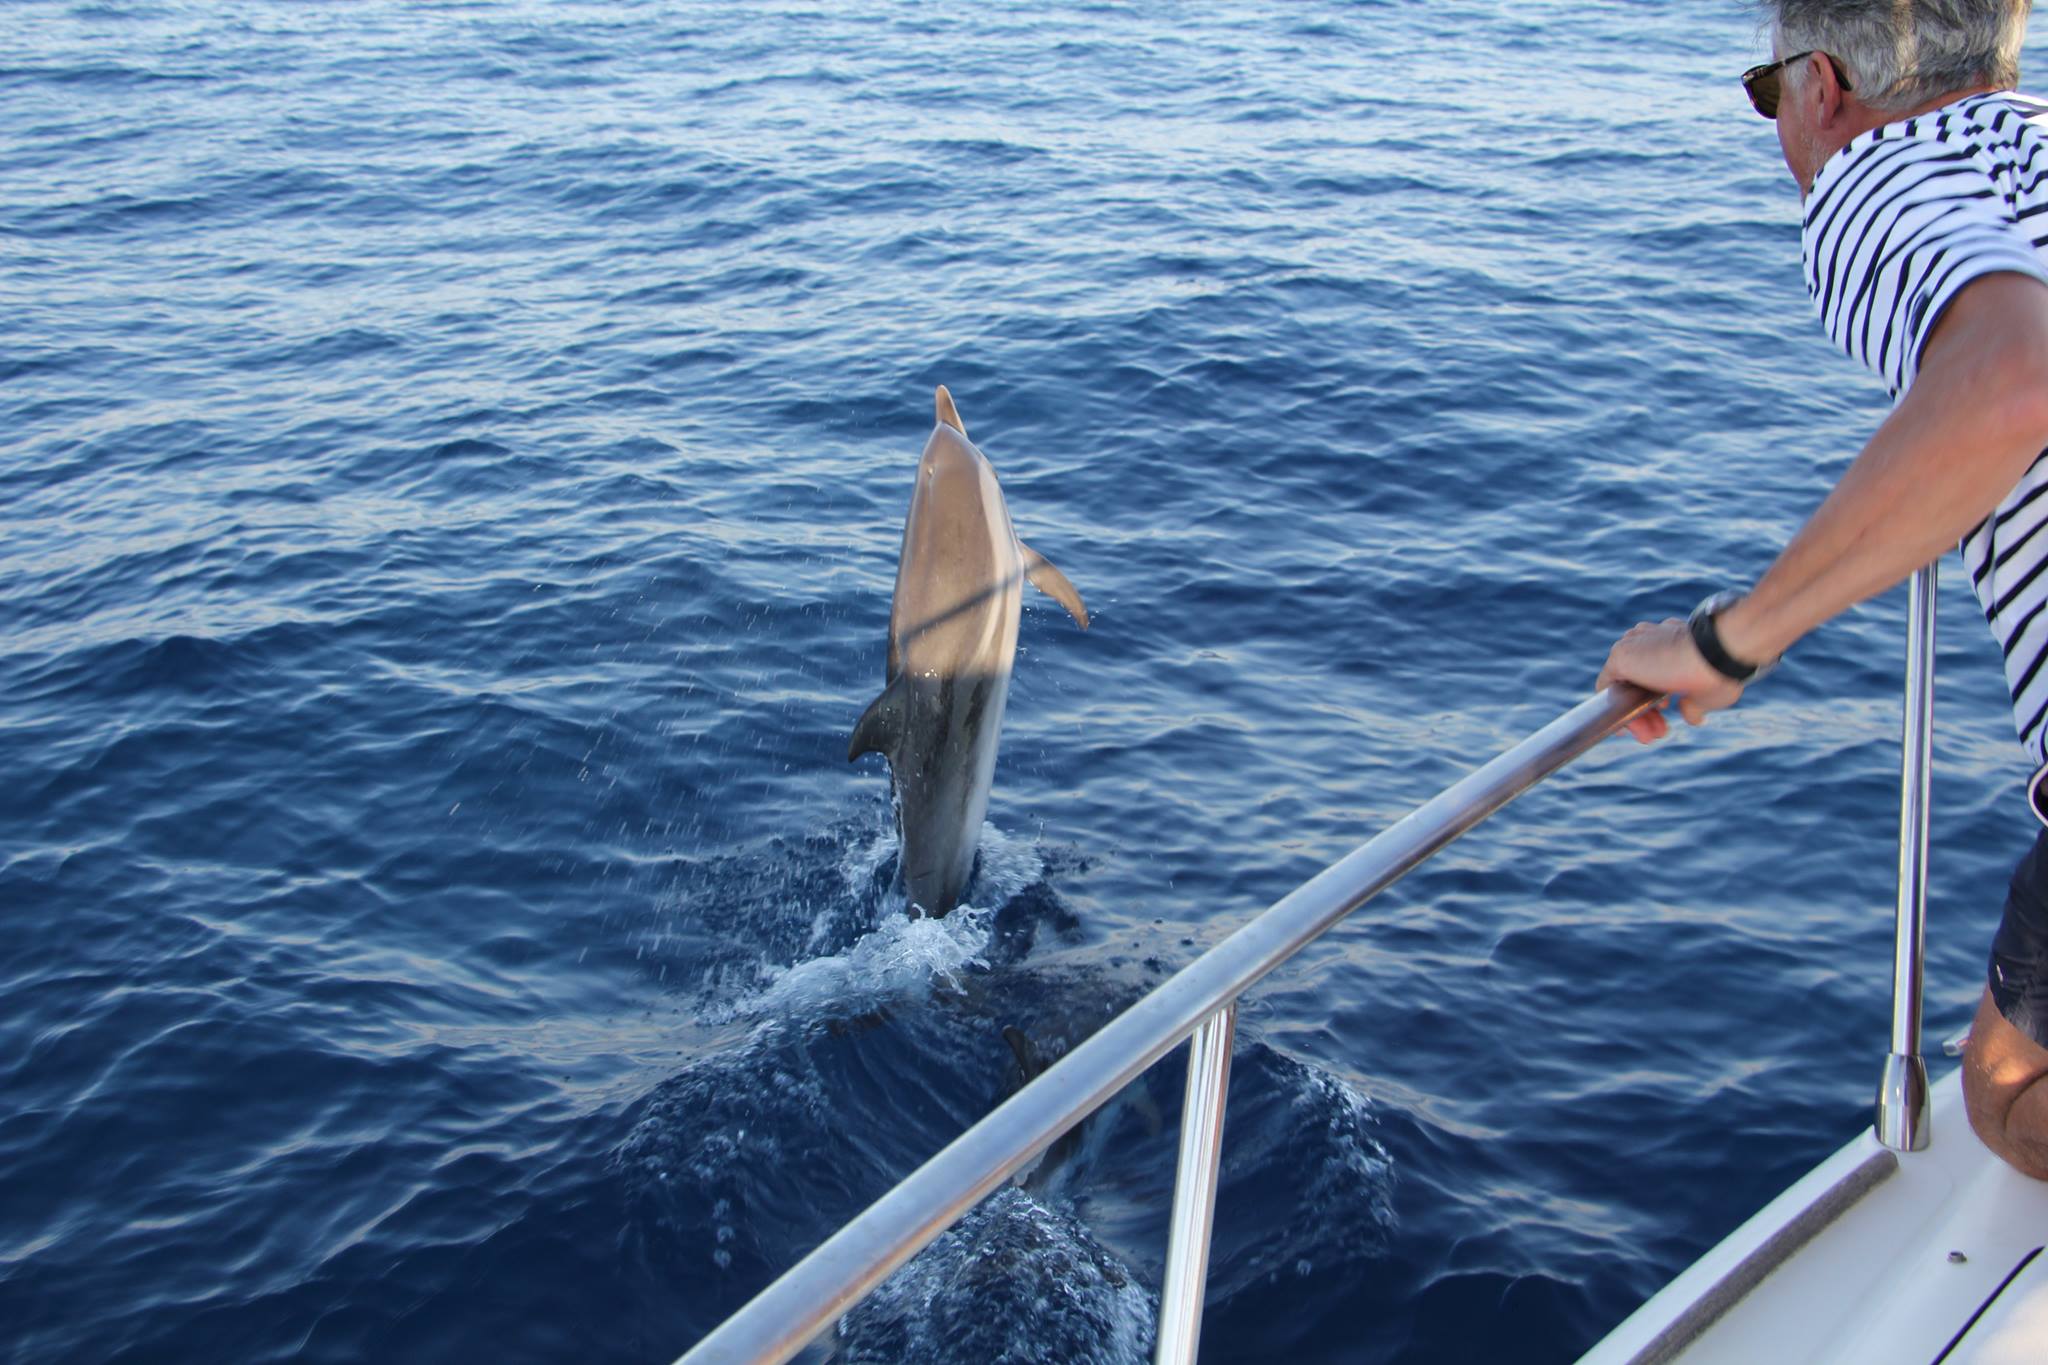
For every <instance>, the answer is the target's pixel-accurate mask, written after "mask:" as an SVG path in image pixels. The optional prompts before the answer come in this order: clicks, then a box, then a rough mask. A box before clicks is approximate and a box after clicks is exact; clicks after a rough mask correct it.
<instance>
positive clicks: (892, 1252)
mask: <svg viewBox="0 0 2048 1365" xmlns="http://www.w3.org/2000/svg"><path fill="white" fill-rule="evenodd" d="M1656 700H1657V699H1656V698H1655V697H1654V696H1653V695H1652V694H1650V693H1648V692H1645V691H1643V690H1642V689H1640V688H1636V687H1628V686H1620V687H1611V688H1609V689H1607V690H1606V691H1605V692H1602V693H1601V694H1600V695H1598V696H1596V697H1593V698H1591V699H1590V700H1588V701H1586V702H1583V703H1582V704H1580V705H1578V706H1576V707H1574V708H1572V709H1571V710H1570V711H1568V712H1566V713H1565V714H1564V715H1562V716H1560V717H1558V719H1556V720H1554V721H1552V722H1551V723H1550V724H1548V725H1546V726H1544V727H1543V728H1542V729H1541V730H1538V731H1537V732H1536V733H1535V734H1533V735H1531V736H1529V737H1528V738H1527V739H1525V740H1523V741H1522V742H1521V743H1520V744H1517V745H1515V746H1514V747H1513V748H1512V749H1509V750H1508V751H1507V752H1505V753H1503V754H1501V755H1499V756H1498V757H1496V758H1494V759H1493V760H1492V761H1491V762H1489V763H1487V764H1486V765H1484V766H1483V767H1481V768H1479V769H1478V770H1476V771H1474V772H1473V773H1471V774H1469V775H1468V776H1466V777H1465V778H1463V779H1461V780H1460V781H1458V782H1455V783H1453V784H1452V785H1451V786H1449V787H1447V788H1445V789H1444V790H1443V791H1442V792H1441V793H1439V794H1438V795H1437V796H1436V797H1435V798H1433V799H1432V800H1430V801H1428V802H1426V803H1425V804H1424V805H1422V806H1420V807H1418V808H1417V809H1416V810H1414V811H1413V812H1411V813H1410V814H1409V815H1407V816H1405V817H1404V818H1402V819H1401V820H1399V821H1397V822H1396V823H1395V824H1393V825H1392V826H1390V827H1389V828H1388V829H1387V830H1385V831H1384V832H1383V833H1381V834H1380V835H1378V836H1377V837H1375V838H1373V839H1371V840H1368V841H1367V842H1366V843H1364V844H1362V845H1360V846H1359V847H1358V848H1356V849H1354V850H1353V851H1352V852H1351V853H1350V854H1349V855H1348V856H1346V857H1345V858H1343V859H1342V860H1340V861H1338V862H1336V863H1334V864H1332V865H1331V866H1330V867H1328V868H1326V869H1324V871H1322V872H1321V873H1319V874H1318V875H1317V876H1315V877H1314V878H1312V879H1311V880H1310V881H1308V882H1306V883H1304V884H1303V885H1302V886H1300V887H1298V888H1297V889H1296V890H1294V891H1293V892H1292V893H1290V894H1289V895H1287V896H1285V897H1284V898H1282V899H1281V900H1279V901H1277V902H1275V903H1274V904H1273V906H1272V907H1271V908H1269V909H1268V910H1266V911H1265V913H1263V914H1261V915H1259V916H1258V917H1257V918H1256V919H1254V920H1252V921H1251V922H1250V923H1249V924H1247V925H1245V926H1244V927H1243V928H1242V929H1239V930H1238V931H1237V932H1236V933H1234V934H1232V935H1231V936H1230V937H1229V938H1227V939H1225V940H1224V941H1223V942H1221V943H1219V944H1217V945H1216V946H1215V947H1214V948H1211V949H1210V950H1209V951H1208V952H1206V953H1204V954H1202V956H1200V957H1198V958H1196V959H1195V960H1194V961H1193V962H1192V963H1190V964H1189V965H1188V966H1186V967H1184V968H1182V969H1181V971H1179V972H1178V973H1176V974H1175V975H1174V976H1173V977H1171V978H1169V979H1168V980H1167V981H1166V982H1165V983H1163V984H1162V985H1160V986H1159V987H1158V989H1156V990H1154V991H1153V992H1152V993H1151V994H1150V995H1148V996H1146V997H1145V998H1144V999H1142V1000H1140V1001H1138V1003H1136V1004H1135V1005H1132V1006H1131V1007H1130V1008H1129V1009H1127V1010H1125V1011H1124V1012H1123V1013H1122V1014H1120V1015H1118V1016H1117V1017H1116V1018H1114V1019H1112V1020H1110V1021H1109V1022H1108V1023H1107V1024H1105V1025H1103V1026H1102V1027H1101V1028H1100V1029H1098V1030H1097V1031H1096V1032H1095V1033H1094V1034H1093V1035H1092V1036H1091V1037H1089V1038H1088V1039H1087V1040H1086V1041H1085V1042H1083V1043H1082V1044H1080V1046H1078V1047H1076V1048H1075V1049H1074V1050H1073V1051H1072V1052H1070V1053H1068V1054H1067V1055H1066V1056H1065V1057H1063V1058H1061V1059H1060V1060H1059V1061H1058V1062H1057V1063H1055V1064H1054V1065H1053V1066H1051V1067H1049V1068H1047V1069H1046V1070H1045V1071H1044V1072H1043V1073H1042V1074H1041V1075H1040V1076H1039V1077H1038V1078H1037V1079H1035V1080H1033V1081H1032V1082H1031V1083H1030V1084H1029V1085H1026V1086H1025V1087H1024V1088H1023V1089H1022V1090H1020V1091H1018V1092H1017V1093H1016V1094H1015V1095H1013V1096H1011V1097H1010V1098H1009V1099H1008V1100H1006V1101H1005V1102H1004V1103H1003V1104H1001V1105H1000V1106H998V1107H997V1108H996V1109H995V1110H994V1111H993V1112H991V1113H990V1114H989V1115H988V1117H986V1118H984V1119H983V1120H981V1122H979V1123H977V1124H975V1125H974V1126H973V1127H971V1128H969V1129H968V1130H967V1131H966V1132H964V1133H962V1134H961V1135H960V1136H959V1137H958V1138H956V1139H954V1140H953V1142H952V1143H951V1144H949V1145H948V1146H947V1147H946V1148H945V1149H944V1150H942V1151H941V1152H939V1154H938V1155H936V1156H934V1157H933V1158H932V1159H931V1160H929V1161H927V1162H926V1163H925V1164H924V1165H923V1166H921V1167H919V1168H918V1169H917V1170H916V1171H913V1172H912V1173H911V1174H910V1175H909V1176H907V1177H906V1178H905V1179H904V1180H903V1182H902V1183H901V1184H899V1185H897V1186H896V1188H895V1189H893V1190H891V1191H889V1193H887V1194H885V1195H883V1196H882V1197H881V1198H880V1199H878V1200H876V1201H875V1202H874V1203H873V1204H871V1205H870V1206H869V1207H868V1208H867V1210H866V1211H865V1212H863V1213H861V1214H860V1215H859V1216H857V1217H856V1218H854V1220H853V1221H852V1222H850V1223H848V1224H847V1225H846V1226H845V1227H843V1228H841V1229H840V1230H839V1231H838V1232H836V1233H834V1234H833V1235H832V1236H831V1237H829V1238H827V1239H826V1240H825V1242H824V1243H823V1244H822V1245H821V1246H819V1247H818V1249H817V1250H815V1251H813V1252H812V1253H811V1254H810V1255H808V1256H806V1257H805V1258H804V1259H803V1260H802V1261H799V1262H798V1263H797V1264H796V1265H795V1266H794V1267H792V1268H791V1269H790V1270H789V1271H788V1272H787V1273H785V1274H784V1275H783V1276H782V1278H780V1279H778V1280H776V1281H775V1282H774V1283H773V1284H771V1285H769V1286H768V1287H767V1288H766V1289H764V1290H762V1291H761V1292H760V1294H758V1295H756V1296H755V1297H754V1299H753V1300H752V1301H751V1302H750V1303H748V1304H747V1305H746V1306H745V1307H744V1308H742V1309H740V1311H739V1312H737V1313H735V1314H734V1315H733V1316H732V1317H730V1318H728V1319H726V1321H725V1322H724V1323H723V1324H722V1325H720V1326H719V1327H718V1328H716V1329H715V1330H714V1331H712V1333H711V1334H710V1335H709V1336H707V1337H705V1338H704V1339H703V1340H702V1341H700V1342H698V1343H697V1345H696V1346H695V1347H693V1348H692V1349H691V1350H690V1352H689V1353H688V1354H687V1355H685V1356H683V1357H682V1360H681V1361H680V1362H679V1365H741V1363H742V1362H745V1363H746V1365H780V1362H783V1361H786V1360H788V1359H789V1358H790V1357H791V1356H793V1355H795V1354H796V1353H797V1352H798V1351H800V1350H802V1349H803V1348H804V1346H805V1345H807V1344H808V1343H809V1342H810V1341H812V1340H813V1339H814V1338H815V1337H817V1336H818V1335H819V1334H820V1333H821V1332H823V1331H825V1330H826V1329H827V1328H829V1327H830V1326H831V1325H832V1323H833V1322H834V1321H836V1320H837V1319H838V1318H839V1316H840V1315H841V1314H843V1313H845V1312H846V1311H847V1310H848V1309H849V1308H851V1307H853V1305H854V1304H856V1303H858V1302H859V1301H860V1300H861V1298H862V1297H864V1296H865V1295H866V1294H867V1293H868V1292H869V1291H870V1290H872V1289H873V1288H874V1287H875V1286H876V1285H878V1284H880V1283H881V1282H882V1281H883V1280H884V1279H886V1278H887V1277H888V1276H889V1274H890V1273H891V1272H892V1271H894V1270H895V1269H896V1268H897V1267H898V1266H901V1265H902V1264H903V1263H904V1262H905V1261H907V1260H909V1259H910V1258H911V1257H912V1256H914V1255H916V1254H917V1253H918V1251H920V1250H922V1249H923V1248H924V1247H925V1246H926V1245H927V1244H928V1243H930V1242H931V1241H932V1240H933V1239H934V1238H936V1237H937V1236H938V1235H939V1234H940V1233H942V1232H944V1231H945V1230H946V1229H947V1228H948V1227H950V1226H952V1224H953V1223H954V1222H955V1221H956V1220H957V1219H959V1218H960V1216H961V1215H963V1214H964V1213H966V1212H967V1211H968V1210H969V1209H971V1208H973V1207H974V1205H975V1204H977V1203H979V1202H980V1201H981V1200H982V1198H984V1197H985V1196H987V1195H988V1194H990V1193H992V1192H993V1191H994V1190H995V1189H996V1188H997V1187H998V1186H999V1185H1001V1184H1002V1183H1003V1182H1004V1181H1005V1180H1007V1179H1009V1178H1010V1177H1011V1176H1012V1175H1014V1174H1016V1172H1018V1171H1019V1170H1022V1169H1023V1168H1024V1167H1025V1166H1026V1165H1027V1164H1029V1163H1030V1161H1031V1160H1032V1159H1033V1158H1034V1157H1036V1156H1037V1155H1038V1154H1039V1153H1041V1152H1043V1151H1044V1150H1045V1149H1046V1148H1047V1147H1049V1146H1051V1145H1052V1144H1053V1143H1054V1142H1055V1141H1057V1140H1058V1139H1059V1138H1060V1136H1061V1135H1062V1134H1064V1133H1066V1132H1067V1131H1068V1130H1069V1129H1071V1128H1073V1127H1074V1126H1075V1125H1076V1124H1078V1123H1080V1122H1081V1121H1082V1120H1083V1119H1085V1118H1087V1117H1088V1115H1090V1114H1092V1113H1094V1112H1095V1110H1096V1109H1098V1108H1100V1107H1101V1106H1102V1105H1103V1104H1104V1103H1106V1102H1107V1101H1109V1100H1110V1099H1111V1098H1112V1097H1114V1096H1115V1095H1116V1093H1117V1092H1118V1091H1119V1090H1121V1089H1123V1087H1124V1086H1125V1085H1126V1084H1128V1083H1129V1082H1130V1081H1132V1080H1133V1079H1135V1078H1136V1077H1137V1076H1138V1075H1139V1074H1140V1073H1142V1072H1143V1071H1144V1070H1145V1069H1146V1068H1147V1067H1149V1066H1151V1065H1152V1064H1153V1063H1154V1062H1156V1061H1158V1060H1159V1059H1160V1058H1161V1057H1163V1056H1165V1055H1166V1053H1168V1052H1169V1051H1171V1050H1172V1049H1173V1048H1174V1047H1175V1046H1177V1045H1178V1044H1179V1043H1180V1042H1181V1040H1182V1039H1185V1038H1187V1037H1188V1036H1189V1035H1191V1034H1192V1035H1195V1044H1194V1047H1193V1048H1192V1050H1191V1054H1190V1057H1189V1062H1188V1102H1187V1107H1186V1110H1185V1112H1184V1113H1183V1115H1182V1119H1181V1144H1180V1169H1179V1174H1178V1176H1177V1179H1176V1185H1175V1189H1174V1208H1173V1215H1172V1235H1171V1239H1170V1241H1169V1244H1168V1249H1167V1260H1166V1278H1165V1282H1164V1285H1163V1287H1162V1290H1161V1294H1160V1324H1159V1335H1158V1348H1157V1349H1158V1354H1157V1359H1158V1361H1159V1362H1160V1363H1161V1365H1184V1363H1185V1362H1189V1361H1192V1360H1193V1359H1194V1355H1195V1348H1196V1345H1197V1342H1198V1339H1199V1334H1200V1328H1201V1314H1202V1299H1203V1293H1202V1289H1203V1282H1204V1280H1205V1278H1206V1273H1207V1269H1208V1260H1209V1236H1210V1230H1211V1226H1212V1216H1213V1214H1214V1209H1215V1198H1216V1174H1217V1167H1218V1160H1219V1157H1220V1156H1221V1153H1222V1141H1223V1110H1224V1099H1225V1092H1226V1089H1227V1087H1228V1084H1229V1078H1230V1048H1231V1040H1232V1035H1233V1033H1234V1032H1235V1024H1236V1017H1237V999H1238V997H1239V996H1241V995H1242V994H1244V992H1245V991H1246V990H1247V989H1249V988H1250V987H1251V986H1252V985H1254V984H1255V983H1256V982H1258V981H1259V980H1260V979H1261V978H1263V977H1264V976H1265V975H1266V974H1267V973H1268V972H1271V971H1272V970H1273V969H1274V968H1276V967H1278V966H1279V965H1280V964H1281V963H1283V962H1285V961H1287V960H1288V959H1289V958H1291V957H1293V956H1294V955H1295V954H1296V953H1298V952H1300V951H1301V950H1302V949H1303V948H1304V947H1306V946H1307V945H1308V944H1309V943H1310V942H1312V941H1313V940H1315V939H1316V938H1317V937H1318V936H1320V935H1321V934H1322V933H1323V932H1324V931H1326V930H1328V929H1329V928H1330V927H1331V926H1332V925H1334V924H1336V923H1337V922H1338V921H1339V920H1341V919H1343V918H1344V916H1346V915H1348V914H1350V913H1351V912H1352V911H1353V910H1355V909H1357V908H1358V907H1359V906H1360V905H1362V904H1364V903H1365V902H1366V901H1367V900H1368V899H1370V898H1371V897H1372V896H1374V895H1376V894H1378V893H1379V892H1381V891H1383V890H1385V889H1386V888H1387V887H1389V886H1391V885H1393V883H1394V882H1395V881H1397V880H1399V879H1400V878H1401V877H1402V876H1403V875H1404V874H1406V873H1407V872H1409V871H1411V870H1412V869H1414V868H1415V867H1417V866H1418V865H1420V864H1421V863H1423V862H1424V861H1426V860H1427V859H1428V858H1430V857H1431V856H1433V855H1434V854H1436V853H1437V852H1438V851H1439V850H1441V849H1442V848H1443V847H1444V846H1445V845H1447V844H1449V843H1450V842H1451V841H1452V840H1454V839H1456V838H1457V837H1458V836H1459V835H1461V834H1463V833H1464V832H1465V831H1466V830H1469V829H1471V828H1472V827H1473V826H1474V825H1476V824H1478V823H1479V822H1480V821H1481V820H1484V819H1485V818H1486V817H1487V816H1489V815H1491V814H1492V813H1493V812H1494V811H1496V810H1498V809H1500V808H1501V807H1502V806H1504V805H1506V804H1507V803H1508V802H1509V801H1511V800H1513V799H1514V798H1515V797H1516V796H1519V795H1520V794H1521V793H1522V792H1524V791H1526V790H1528V789H1529V788H1530V787H1532V786H1534V785H1535V784H1536V783H1538V782H1540V781H1542V780H1543V779H1544V778H1546V777H1548V776H1549V775H1550V774H1552V773H1554V772H1556V771H1557V770H1558V769H1559V768H1562V767H1563V766H1564V765H1565V764H1567V763H1569V762H1571V761H1572V760H1573V759H1574V758H1577V757H1578V756H1579V755H1581V754H1583V753H1585V752H1586V751H1587V750H1588V749H1590V748H1592V747H1593V746H1594V745H1595V744H1597V743H1599V742H1600V741H1601V740H1602V739H1605V738H1606V737H1607V736H1608V735H1610V734H1612V733H1614V731H1615V730H1617V729H1618V728H1620V727H1621V726H1622V725H1623V724H1625V723H1626V722H1627V721H1629V720H1630V719H1631V718H1633V717H1634V716H1636V715H1638V714H1640V713H1641V712H1643V711H1644V710H1647V709H1648V708H1649V707H1651V706H1652V705H1654V704H1655V702H1656Z"/></svg>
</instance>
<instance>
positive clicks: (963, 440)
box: [846, 386, 1088, 916]
mask: <svg viewBox="0 0 2048 1365" xmlns="http://www.w3.org/2000/svg"><path fill="white" fill-rule="evenodd" d="M1026 579H1029V580H1030V581H1031V582H1032V583H1033V584H1034V585H1036V586H1037V587H1038V589H1039V590H1040V591H1042V592H1044V593H1046V594H1048V595H1050V596H1051V597H1052V598H1053V600H1055V601H1057V602H1058V603H1059V604H1060V605H1061V606H1063V607H1065V608H1066V609H1067V610H1068V612H1070V613H1071V614H1072V615H1073V618H1074V620H1075V621H1077V622H1079V623H1080V625H1081V627H1082V629H1084V630H1085V629H1087V626H1088V609H1087V608H1086V607H1084V606H1082V605H1081V595H1080V594H1079V593H1077V592H1075V591H1074V585H1073V584H1072V583H1069V582H1068V581H1067V576H1066V575H1065V574H1063V573H1061V572H1060V571H1059V570H1058V569H1056V568H1054V567H1053V566H1052V564H1051V563H1050V562H1049V561H1048V560H1047V559H1046V558H1045V557H1044V556H1043V555H1040V554H1038V553H1037V552H1036V551H1034V550H1032V549H1031V548H1030V547H1029V546H1027V545H1025V544H1024V543H1023V542H1022V541H1020V540H1018V539H1017V532H1016V530H1015V528H1013V527H1012V526H1011V525H1010V509H1009V506H1008V505H1007V504H1006V503H1005V502H1004V501H1003V490H1002V487H1001V485H999V484H998V483H997V482H996V471H995V469H994V467H993V466H991V465H990V464H989V462H988V458H987V457H986V456H984V455H983V454H982V453H981V452H980V451H979V450H977V449H976V448H975V445H974V442H972V441H970V440H968V439H967V428H966V426H965V425H964V424H963V423H962V422H961V420H960V413H959V410H958V409H956V408H955V407H954V406H953V396H952V395H951V394H949V393H947V392H946V390H945V388H944V386H941V387H940V389H939V391H938V419H937V422H936V424H935V425H934V426H933V427H932V434H931V439H929V440H927V441H926V442H925V443H924V455H923V458H921V459H920V460H919V461H918V465H917V486H916V488H915V489H914V490H913V491H912V492H911V495H910V516H909V518H908V519H907V520H905V522H904V523H903V553H902V555H901V556H900V557H899V558H898V559H897V561H896V597H895V600H894V602H893V603H892V604H891V606H890V608H889V665H888V672H887V673H886V674H885V686H884V687H883V688H882V695H881V696H879V697H876V698H875V699H874V701H873V702H872V703H870V704H869V706H868V709H867V710H866V712H864V713H863V714H862V716H861V718H860V721H859V723H858V724H856V725H855V726H854V727H853V741H852V743H850V744H849V745H847V749H846V757H847V761H848V762H851V761H853V760H854V759H856V758H859V757H860V756H861V755H862V754H866V753H879V754H882V755H884V756H885V757H887V758H888V760H889V776H890V781H891V782H892V784H893V785H894V787H895V792H896V827H897V833H898V834H899V835H900V836H901V843H902V854H901V857H900V859H899V862H898V867H899V869H900V871H899V875H900V876H901V878H902V882H903V887H904V891H905V893H906V894H907V895H908V897H909V899H910V904H911V906H912V907H913V913H915V912H916V911H918V910H922V911H923V912H924V913H925V914H928V915H934V916H937V915H943V914H945V913H946V912H947V911H948V910H951V909H952V908H953V907H954V906H955V905H958V904H959V903H960V897H961V895H962V894H963V893H964V892H965V891H966V890H967V881H968V878H969V877H971V876H972V875H973V874H974V854H975V849H976V848H977V847H978V845H979V844H980V842H981V822H982V819H983V817H984V816H986V815H987V814H988V789H989V783H990V781H991V780H992V779H993V778H994V776H995V769H996V738H997V735H998V734H999V733H1000V732H1001V730H1002V727H1003V705H1004V703H1005V702H1006V701H1008V700H1009V695H1010V669H1011V665H1012V664H1013V663H1014V662H1015V660H1016V655H1017V622H1018V618H1019V616H1020V614H1021V613H1022V610H1023V598H1024V589H1023V584H1024V581H1025V580H1026Z"/></svg>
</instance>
